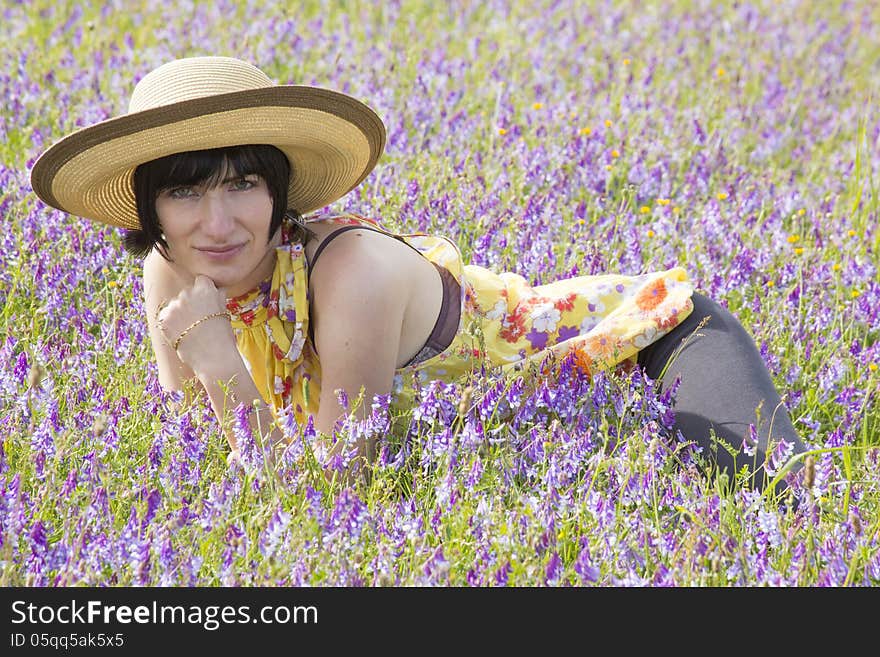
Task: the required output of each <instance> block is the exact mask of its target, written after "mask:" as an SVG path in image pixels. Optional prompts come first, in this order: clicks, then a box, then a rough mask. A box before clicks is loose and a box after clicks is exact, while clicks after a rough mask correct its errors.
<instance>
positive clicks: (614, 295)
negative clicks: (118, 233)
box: [227, 215, 693, 422]
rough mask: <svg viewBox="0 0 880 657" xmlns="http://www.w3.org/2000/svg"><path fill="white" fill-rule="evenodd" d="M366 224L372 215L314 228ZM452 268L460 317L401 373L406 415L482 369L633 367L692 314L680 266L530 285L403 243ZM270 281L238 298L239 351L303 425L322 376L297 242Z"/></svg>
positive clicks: (421, 243)
mask: <svg viewBox="0 0 880 657" xmlns="http://www.w3.org/2000/svg"><path fill="white" fill-rule="evenodd" d="M310 221H312V222H314V221H320V222H325V223H326V222H332V223H337V224H340V225H350V224H362V225H364V226H365V227H366V228H372V229H374V230H380V231H381V232H385V233H388V234H392V233H390V232H389V231H387V230H385V229H384V228H382V226H381V225H380V224H379V223H378V222H376V221H374V220H372V219H368V218H365V217H360V216H356V215H344V216H334V217H319V218H316V219H312V220H310ZM398 237H402V238H403V239H404V240H405V241H407V242H408V243H409V244H410V245H412V246H413V247H415V248H416V249H417V250H418V251H420V252H421V253H422V254H423V255H424V256H425V257H426V258H427V259H428V260H431V261H433V262H435V263H437V264H439V265H441V266H443V267H445V268H446V269H448V270H449V271H450V272H451V273H452V275H453V276H454V277H455V278H456V280H457V281H458V282H459V285H460V286H461V298H460V300H459V301H460V303H461V319H460V320H459V329H458V332H457V333H456V336H455V338H454V339H453V341H452V343H451V344H450V345H449V346H448V347H447V348H446V349H445V350H444V351H442V352H441V353H439V354H437V355H436V356H434V357H432V358H430V359H428V360H425V361H422V362H419V363H416V364H414V365H409V366H406V367H402V368H399V369H398V370H397V372H396V373H395V377H394V384H393V390H392V403H393V405H394V406H396V407H398V408H404V407H406V406H407V405H408V404H409V403H410V402H411V401H412V398H413V391H414V390H415V388H416V387H420V386H422V385H424V384H425V383H426V382H428V381H430V380H434V379H440V380H443V381H447V382H451V381H455V380H459V379H462V378H464V377H466V376H467V375H469V374H472V373H473V372H476V371H479V370H480V369H481V368H483V367H490V368H491V367H497V368H501V369H502V370H505V371H516V370H520V369H523V368H524V367H525V366H527V365H528V364H529V363H536V364H538V365H541V364H543V363H545V359H547V358H548V356H551V355H552V356H555V357H557V358H558V359H560V360H561V359H563V358H566V357H570V358H572V359H573V362H574V363H575V364H576V365H577V366H579V367H580V368H581V369H583V370H584V371H586V372H593V371H596V370H597V369H602V368H611V367H615V366H622V365H627V364H632V363H634V362H635V358H636V355H637V354H638V351H639V350H640V349H643V348H644V347H647V346H648V345H649V344H651V343H653V342H654V341H656V340H657V339H659V338H660V337H662V336H663V335H665V334H666V333H668V332H669V331H670V330H671V329H672V328H674V327H675V326H677V325H678V324H679V323H680V322H681V321H682V320H683V319H684V318H685V317H687V316H688V315H689V314H690V312H691V311H692V309H693V305H692V303H691V294H692V292H693V286H692V285H691V283H690V282H689V281H688V278H687V275H686V273H685V271H684V270H683V269H682V268H680V267H674V268H672V269H669V270H666V271H659V272H653V273H648V274H642V275H638V276H625V275H618V274H608V275H599V276H578V277H573V278H568V279H562V280H559V281H555V282H553V283H549V284H547V285H539V286H532V285H529V283H528V282H527V281H526V280H525V279H524V278H523V277H522V276H520V275H518V274H515V273H511V272H503V273H495V272H493V271H490V270H488V269H486V268H484V267H479V266H476V265H464V264H463V263H462V259H461V254H460V253H459V250H458V248H457V247H456V245H455V244H454V243H453V242H451V241H450V240H448V239H446V238H444V237H440V236H434V235H425V234H404V235H398ZM277 256H278V257H277V262H276V265H275V271H274V273H273V276H272V279H271V281H266V282H265V283H264V284H263V285H261V286H260V287H259V288H257V289H255V290H253V291H251V292H249V293H247V294H245V295H243V296H240V297H236V298H234V299H229V300H228V302H227V308H228V309H229V311H230V313H231V314H232V318H233V319H232V326H233V330H234V331H235V335H236V339H237V342H238V348H239V351H240V352H241V354H242V356H243V358H244V360H245V363H246V365H247V367H248V371H249V372H250V373H251V376H252V377H253V379H254V382H255V383H256V385H257V388H258V389H259V391H260V393H261V395H262V396H263V398H264V400H265V401H266V402H267V403H269V404H270V405H271V406H272V407H274V409H275V410H276V411H278V410H281V409H282V408H285V407H287V406H290V407H291V409H292V410H293V412H294V415H295V417H296V419H297V420H298V421H300V422H305V421H306V420H307V418H308V415H309V414H315V413H317V403H318V397H319V394H320V385H321V383H320V382H321V368H320V363H319V361H318V358H317V354H316V353H315V351H314V349H313V348H312V345H311V343H310V341H309V339H308V337H307V336H308V334H309V333H308V321H309V312H308V311H309V306H308V271H307V266H306V261H305V254H304V252H303V248H302V245H300V244H284V245H282V246H280V247H278V249H277Z"/></svg>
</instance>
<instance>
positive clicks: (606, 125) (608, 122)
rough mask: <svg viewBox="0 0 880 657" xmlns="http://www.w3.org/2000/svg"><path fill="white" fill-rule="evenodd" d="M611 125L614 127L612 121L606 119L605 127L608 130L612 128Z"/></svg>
mask: <svg viewBox="0 0 880 657" xmlns="http://www.w3.org/2000/svg"><path fill="white" fill-rule="evenodd" d="M611 125H612V123H611V119H605V127H606V128H610V127H611Z"/></svg>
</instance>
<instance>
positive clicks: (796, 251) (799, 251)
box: [794, 246, 804, 255]
mask: <svg viewBox="0 0 880 657" xmlns="http://www.w3.org/2000/svg"><path fill="white" fill-rule="evenodd" d="M794 252H795V253H796V254H797V255H800V254H801V253H803V252H804V247H802V246H799V247H797V248H796V249H795V250H794Z"/></svg>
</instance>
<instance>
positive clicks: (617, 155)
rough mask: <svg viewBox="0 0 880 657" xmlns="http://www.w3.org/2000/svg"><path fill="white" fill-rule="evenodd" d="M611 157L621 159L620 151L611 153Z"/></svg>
mask: <svg viewBox="0 0 880 657" xmlns="http://www.w3.org/2000/svg"><path fill="white" fill-rule="evenodd" d="M611 157H620V151H619V150H617V149H616V148H615V149H614V150H613V151H611Z"/></svg>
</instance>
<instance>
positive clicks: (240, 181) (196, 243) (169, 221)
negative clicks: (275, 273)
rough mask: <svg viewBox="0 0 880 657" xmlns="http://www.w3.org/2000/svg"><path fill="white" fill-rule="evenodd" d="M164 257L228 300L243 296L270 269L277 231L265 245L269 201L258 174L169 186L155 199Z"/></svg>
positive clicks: (278, 240) (232, 173)
mask: <svg viewBox="0 0 880 657" xmlns="http://www.w3.org/2000/svg"><path fill="white" fill-rule="evenodd" d="M156 213H157V215H158V217H159V224H160V225H161V226H162V232H163V234H164V236H165V241H166V242H167V244H168V252H167V255H168V257H169V258H170V259H171V261H172V262H173V263H174V264H175V265H176V266H178V267H180V268H182V269H184V270H185V271H186V272H187V273H189V274H191V275H192V276H196V275H198V274H201V275H204V276H207V277H208V278H210V279H212V280H213V281H214V284H215V285H216V286H217V287H218V288H221V287H222V288H225V291H226V295H227V296H228V297H233V296H237V295H239V294H244V293H245V292H247V291H249V290H251V289H253V288H254V287H255V286H256V285H257V284H258V283H260V282H261V281H263V280H264V279H266V278H268V277H269V276H270V275H271V273H272V270H273V268H274V266H275V248H274V247H276V246H277V245H278V244H279V243H280V239H281V238H280V232H277V233H276V234H275V235H273V236H272V239H271V240H270V241H269V243H268V244H267V243H266V235H267V233H268V231H269V224H270V222H271V220H272V197H271V196H270V194H269V188H268V187H267V185H266V182H265V181H264V180H263V179H262V178H261V177H260V176H258V175H255V174H254V175H246V176H239V175H238V174H236V173H235V172H234V171H232V172H229V173H228V175H224V176H223V180H222V182H221V183H220V184H218V185H216V186H214V187H210V188H208V187H205V186H203V185H186V186H180V187H172V188H169V189H167V190H165V191H163V192H161V193H160V194H159V196H158V197H157V198H156Z"/></svg>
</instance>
